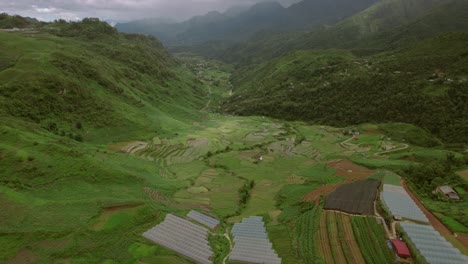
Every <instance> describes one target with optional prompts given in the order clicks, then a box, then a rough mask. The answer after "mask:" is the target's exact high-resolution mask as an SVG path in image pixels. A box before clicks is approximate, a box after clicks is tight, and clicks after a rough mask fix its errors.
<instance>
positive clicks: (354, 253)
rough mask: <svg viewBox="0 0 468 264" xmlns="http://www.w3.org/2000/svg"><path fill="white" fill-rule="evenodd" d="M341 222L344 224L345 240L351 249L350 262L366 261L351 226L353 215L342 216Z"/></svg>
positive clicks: (358, 263)
mask: <svg viewBox="0 0 468 264" xmlns="http://www.w3.org/2000/svg"><path fill="white" fill-rule="evenodd" d="M341 224H342V225H343V233H344V234H343V240H344V242H345V243H346V246H347V248H348V249H349V251H350V255H351V256H350V259H349V262H350V263H353V264H361V263H366V261H365V260H364V257H363V256H362V253H361V249H360V248H359V245H358V243H357V241H356V239H355V238H354V233H353V228H352V226H351V217H349V216H347V215H342V216H341Z"/></svg>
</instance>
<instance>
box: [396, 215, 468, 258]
mask: <svg viewBox="0 0 468 264" xmlns="http://www.w3.org/2000/svg"><path fill="white" fill-rule="evenodd" d="M400 226H401V227H402V228H403V231H404V232H405V233H406V234H407V235H408V238H409V239H410V241H411V243H412V244H413V245H414V246H415V247H416V249H417V250H418V251H419V253H420V254H421V256H423V257H424V259H425V260H426V261H427V263H429V264H466V263H468V257H467V256H465V255H463V254H462V253H460V251H459V250H458V249H456V248H454V247H453V246H452V245H451V244H450V243H449V242H448V241H447V240H445V238H444V237H442V236H441V235H440V234H439V233H438V232H437V231H436V230H435V229H434V228H433V227H432V226H428V225H420V224H413V223H404V222H402V223H400Z"/></svg>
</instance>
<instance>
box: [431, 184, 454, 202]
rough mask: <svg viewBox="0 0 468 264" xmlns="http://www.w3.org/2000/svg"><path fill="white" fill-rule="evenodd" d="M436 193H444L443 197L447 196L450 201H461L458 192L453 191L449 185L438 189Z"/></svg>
mask: <svg viewBox="0 0 468 264" xmlns="http://www.w3.org/2000/svg"><path fill="white" fill-rule="evenodd" d="M436 192H438V193H442V194H443V195H445V196H447V198H449V199H452V200H460V196H458V194H457V192H455V190H454V189H452V187H450V186H448V185H444V186H439V187H437V189H436Z"/></svg>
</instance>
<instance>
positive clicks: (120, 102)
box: [0, 20, 207, 140]
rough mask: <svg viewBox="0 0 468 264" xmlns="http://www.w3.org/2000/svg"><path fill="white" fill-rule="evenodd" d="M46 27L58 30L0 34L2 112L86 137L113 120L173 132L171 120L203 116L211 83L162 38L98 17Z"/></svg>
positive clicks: (126, 125)
mask: <svg viewBox="0 0 468 264" xmlns="http://www.w3.org/2000/svg"><path fill="white" fill-rule="evenodd" d="M42 30H43V31H44V30H48V31H50V32H53V33H54V34H55V35H51V34H46V33H39V34H33V35H30V34H26V33H25V34H21V33H18V34H9V33H1V34H0V39H1V43H2V49H1V50H0V61H1V63H0V65H1V70H2V71H1V72H0V80H1V85H0V101H1V107H0V113H1V115H2V116H14V117H18V118H21V119H22V120H27V121H32V122H35V123H38V124H40V125H41V126H42V127H45V128H48V129H50V130H51V131H53V132H55V133H57V134H75V135H77V134H79V135H80V136H81V137H84V139H85V140H95V139H96V140H97V139H98V137H94V136H95V135H97V134H99V133H100V132H99V129H100V128H104V129H105V130H108V129H109V127H117V128H120V129H128V130H129V132H130V133H131V131H138V130H144V131H146V132H147V133H148V134H149V135H151V134H154V133H155V131H157V132H158V133H166V132H167V133H169V132H170V133H173V132H172V131H170V130H171V129H172V128H171V129H168V128H165V123H166V122H168V121H170V120H173V121H177V122H173V123H179V124H180V129H183V127H184V120H190V122H191V121H192V120H193V119H197V115H196V114H194V113H193V111H192V110H193V109H200V108H202V107H203V105H204V103H205V99H204V97H205V96H206V94H207V90H206V88H203V87H202V85H201V84H200V83H198V82H194V78H195V76H194V75H191V74H190V73H188V70H187V69H184V67H182V66H180V65H178V63H177V62H176V61H175V60H174V59H173V58H172V57H170V56H169V55H168V54H167V53H166V51H165V50H164V48H163V47H162V45H161V44H160V43H159V42H158V41H157V40H156V39H154V38H147V37H143V36H138V35H120V34H118V33H117V32H116V31H115V30H114V29H113V28H112V27H110V26H109V25H107V24H104V23H101V22H97V21H94V20H85V21H84V22H82V23H72V24H66V23H58V24H52V25H48V26H47V27H46V28H45V29H42ZM38 65H40V66H39V67H38ZM78 122H80V123H81V124H80V126H82V127H83V128H80V129H77V128H76V127H77V125H76V124H77V123H78ZM115 136H118V135H115Z"/></svg>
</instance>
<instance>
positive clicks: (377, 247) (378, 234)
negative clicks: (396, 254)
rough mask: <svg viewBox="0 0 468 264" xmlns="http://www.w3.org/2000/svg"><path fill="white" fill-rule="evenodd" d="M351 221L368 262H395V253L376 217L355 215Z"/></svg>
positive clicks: (370, 263)
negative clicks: (390, 247) (393, 253)
mask: <svg viewBox="0 0 468 264" xmlns="http://www.w3.org/2000/svg"><path fill="white" fill-rule="evenodd" d="M351 223H352V227H353V232H354V236H355V238H356V240H357V242H358V244H359V247H360V248H361V252H362V255H363V256H364V259H365V261H366V263H369V264H372V263H382V264H384V263H393V262H394V258H393V255H392V253H391V251H390V249H389V248H388V247H387V245H386V243H385V240H386V239H385V233H384V229H383V227H382V226H381V225H379V224H378V223H377V221H376V220H375V219H374V218H371V217H354V218H352V220H351Z"/></svg>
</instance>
